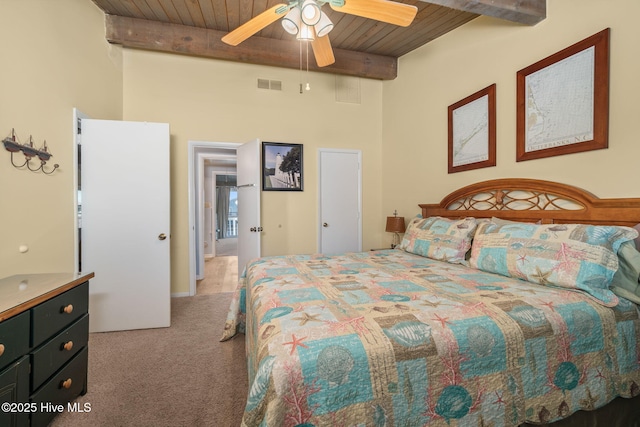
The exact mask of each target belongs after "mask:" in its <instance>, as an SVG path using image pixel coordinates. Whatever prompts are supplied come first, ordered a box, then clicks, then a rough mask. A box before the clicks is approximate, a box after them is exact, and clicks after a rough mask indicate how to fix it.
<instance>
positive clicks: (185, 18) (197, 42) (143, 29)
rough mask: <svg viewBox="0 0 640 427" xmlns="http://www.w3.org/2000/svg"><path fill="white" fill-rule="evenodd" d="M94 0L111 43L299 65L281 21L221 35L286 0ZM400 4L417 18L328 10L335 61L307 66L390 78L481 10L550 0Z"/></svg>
mask: <svg viewBox="0 0 640 427" xmlns="http://www.w3.org/2000/svg"><path fill="white" fill-rule="evenodd" d="M92 1H93V2H94V3H95V4H96V5H97V6H98V7H99V8H100V9H101V10H102V11H104V13H105V14H106V35H105V36H106V38H107V40H108V41H109V42H110V43H117V44H121V45H123V46H124V47H129V48H137V49H148V50H154V51H162V52H170V53H177V54H184V55H193V56H200V57H207V58H216V59H224V60H232V61H240V62H248V63H253V64H261V65H271V66H278V67H287V68H296V69H297V68H299V67H300V45H299V42H297V41H296V40H295V37H294V36H291V35H290V34H288V33H286V32H285V31H284V30H283V28H282V25H281V24H280V20H278V21H276V22H274V23H273V24H271V25H269V26H267V27H266V28H265V29H263V30H262V31H260V32H259V33H257V34H256V35H254V36H252V37H250V38H249V39H247V40H245V41H244V42H243V43H241V44H239V45H238V46H229V45H226V44H225V43H223V42H222V41H221V40H220V39H221V38H222V37H223V36H224V35H226V34H227V33H228V32H229V31H232V30H234V29H235V28H237V27H238V26H240V25H242V24H243V23H245V22H247V21H248V20H250V19H251V18H252V17H254V16H256V15H258V14H259V13H261V12H263V11H264V10H266V9H268V8H269V7H272V6H274V5H275V4H277V3H282V2H283V1H282V0H92ZM346 1H348V0H346ZM397 1H399V2H401V3H407V4H412V5H415V6H416V7H417V8H418V13H417V15H416V18H415V20H414V21H413V23H412V24H411V25H410V26H408V27H398V26H395V25H391V24H386V23H382V22H379V21H375V20H371V19H366V18H361V17H357V16H353V15H348V14H345V13H341V12H336V11H334V10H332V9H331V8H329V7H328V6H325V7H323V8H322V10H323V11H324V12H325V13H326V14H327V15H328V16H329V18H330V19H331V21H333V23H334V25H335V26H334V29H333V31H331V33H330V34H329V37H330V40H331V45H332V46H333V50H334V55H335V58H336V62H335V63H334V64H332V65H330V66H328V67H322V68H318V67H317V66H316V65H315V61H314V60H313V58H310V60H309V69H310V70H316V71H322V72H330V73H336V74H346V75H352V76H359V77H365V78H374V79H383V80H390V79H394V78H395V77H396V76H397V58H399V57H401V56H402V55H405V54H406V53H408V52H411V51H412V50H414V49H416V48H418V47H420V46H422V45H424V44H426V43H429V42H430V41H432V40H435V39H436V38H438V37H440V36H442V35H443V34H446V33H448V32H449V31H452V30H454V29H455V28H457V27H459V26H461V25H463V24H465V23H467V22H469V21H471V20H472V19H474V18H476V17H478V16H480V15H489V16H494V17H497V18H501V19H506V20H509V21H512V22H517V23H520V24H525V25H535V24H536V23H538V22H540V21H541V20H543V19H544V18H545V17H546V0H397ZM284 2H285V3H286V1H284ZM305 66H306V65H305Z"/></svg>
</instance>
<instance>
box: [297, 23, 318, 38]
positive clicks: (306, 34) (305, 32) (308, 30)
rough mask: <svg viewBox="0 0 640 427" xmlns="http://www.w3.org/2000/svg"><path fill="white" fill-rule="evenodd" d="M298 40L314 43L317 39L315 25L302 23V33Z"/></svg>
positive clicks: (299, 33)
mask: <svg viewBox="0 0 640 427" xmlns="http://www.w3.org/2000/svg"><path fill="white" fill-rule="evenodd" d="M296 38H297V39H298V40H300V41H310V42H311V41H313V39H314V38H315V37H314V30H313V25H307V24H305V23H304V22H302V23H300V31H299V32H298V35H297V36H296Z"/></svg>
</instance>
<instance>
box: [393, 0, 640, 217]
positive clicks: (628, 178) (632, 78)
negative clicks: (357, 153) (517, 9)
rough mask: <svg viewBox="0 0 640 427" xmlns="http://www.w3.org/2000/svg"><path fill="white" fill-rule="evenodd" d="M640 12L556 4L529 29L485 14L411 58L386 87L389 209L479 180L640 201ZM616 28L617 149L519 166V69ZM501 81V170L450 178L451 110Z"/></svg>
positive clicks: (603, 1) (409, 207) (613, 100)
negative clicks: (551, 185) (523, 180)
mask: <svg viewBox="0 0 640 427" xmlns="http://www.w3.org/2000/svg"><path fill="white" fill-rule="evenodd" d="M639 13H640V2H638V1H637V0H616V1H613V2H612V1H608V0H562V1H560V0H549V1H547V19H545V20H544V21H542V22H541V23H539V24H537V25H536V26H533V27H529V26H523V25H517V24H511V23H508V22H505V21H500V20H497V19H492V18H486V17H480V18H477V19H475V20H473V21H471V22H470V23H468V24H466V25H464V26H463V27H461V28H459V29H456V30H455V31H453V32H451V33H449V34H447V35H445V36H443V37H441V38H439V39H437V40H435V41H434V42H431V43H429V44H428V45H426V46H424V47H422V48H420V49H418V50H416V51H414V52H412V53H410V54H408V55H406V56H404V57H402V58H401V59H400V62H399V77H398V78H397V79H396V80H394V81H391V82H385V83H384V98H383V117H384V123H383V138H382V139H383V158H384V163H383V170H384V172H383V178H384V179H383V187H382V194H383V212H388V211H390V210H393V209H395V208H397V209H398V211H399V212H401V214H402V215H404V216H406V217H412V216H413V215H415V214H417V213H418V212H419V208H418V206H417V204H418V203H435V202H439V201H440V200H441V199H442V198H443V197H444V196H446V195H447V194H449V193H450V192H451V191H453V190H455V189H457V188H459V187H461V186H464V185H467V184H470V183H472V182H477V181H482V180H486V179H494V178H502V177H527V178H540V179H548V180H553V181H559V182H563V183H567V184H572V185H576V186H579V187H583V188H585V189H587V190H589V191H591V192H593V193H594V194H596V195H597V196H599V197H640V188H639V187H638V179H637V162H638V158H640V143H638V138H637V135H638V132H637V125H638V117H640V103H638V96H640V79H639V78H638V76H640V57H639V56H638V40H640V27H639V26H638V25H637V19H636V17H637V16H638V14H639ZM607 27H610V28H611V39H610V43H611V50H610V59H611V62H610V72H611V76H610V79H611V80H610V81H611V84H610V132H609V148H608V149H606V150H597V151H591V152H586V153H578V154H571V155H565V156H556V157H552V158H546V159H539V160H530V161H525V162H516V161H515V156H516V147H515V137H516V73H517V72H518V70H520V69H522V68H525V67H526V66H528V65H530V64H533V63H535V62H537V61H538V60H541V59H543V58H545V57H547V56H549V55H551V54H553V53H555V52H557V51H559V50H562V49H563V48H565V47H568V46H570V45H572V44H573V43H575V42H578V41H580V40H582V39H584V38H586V37H588V36H591V35H592V34H595V33H597V32H599V31H601V30H603V29H605V28H607ZM492 83H496V84H497V87H496V91H497V92H496V95H497V96H496V101H497V166H496V167H492V168H484V169H478V170H474V171H467V172H459V173H454V174H448V173H447V107H448V106H449V105H451V104H453V103H455V102H457V101H459V100H461V99H463V98H465V97H467V96H468V95H471V94H472V93H474V92H476V91H478V90H480V89H483V88H485V87H486V86H489V85H490V84H492Z"/></svg>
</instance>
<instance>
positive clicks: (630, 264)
mask: <svg viewBox="0 0 640 427" xmlns="http://www.w3.org/2000/svg"><path fill="white" fill-rule="evenodd" d="M618 264H619V266H620V267H619V268H618V271H616V274H614V275H613V279H612V280H611V287H610V289H611V291H612V292H613V293H614V294H616V295H618V296H619V297H622V298H626V299H628V300H630V301H633V302H635V303H636V304H640V283H638V280H640V252H638V250H637V249H636V247H635V245H634V244H633V242H624V243H623V244H622V246H620V250H618Z"/></svg>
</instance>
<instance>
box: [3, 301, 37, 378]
mask: <svg viewBox="0 0 640 427" xmlns="http://www.w3.org/2000/svg"><path fill="white" fill-rule="evenodd" d="M29 320H30V316H29V312H24V313H20V314H18V315H17V316H14V317H12V318H10V319H8V320H5V321H4V322H2V323H0V371H1V370H2V369H3V368H4V367H5V366H8V365H9V364H10V363H11V362H13V361H14V360H16V359H17V358H18V357H20V356H22V355H23V354H26V353H28V352H29Z"/></svg>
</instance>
